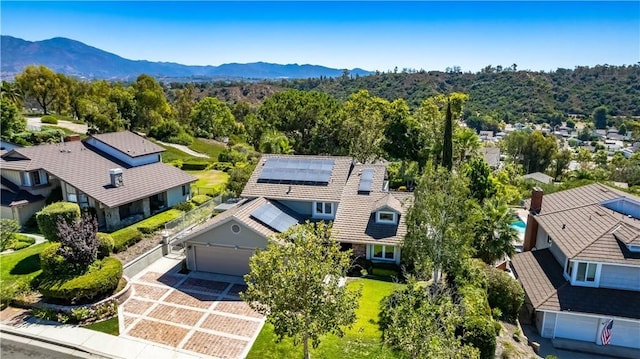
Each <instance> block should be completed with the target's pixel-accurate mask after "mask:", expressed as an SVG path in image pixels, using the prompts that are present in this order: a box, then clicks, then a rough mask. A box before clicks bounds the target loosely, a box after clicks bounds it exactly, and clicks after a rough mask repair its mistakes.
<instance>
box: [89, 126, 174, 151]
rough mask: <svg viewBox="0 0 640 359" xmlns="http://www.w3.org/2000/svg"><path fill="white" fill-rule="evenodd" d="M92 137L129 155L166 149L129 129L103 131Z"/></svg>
mask: <svg viewBox="0 0 640 359" xmlns="http://www.w3.org/2000/svg"><path fill="white" fill-rule="evenodd" d="M91 137H93V138H95V139H96V140H98V141H100V142H102V143H104V144H106V145H107V146H109V147H112V148H115V149H116V150H118V151H120V152H122V153H125V154H127V155H129V157H140V156H145V155H148V154H152V153H158V152H163V151H164V150H165V149H164V148H162V147H160V146H158V145H156V144H155V143H153V142H151V141H149V140H147V139H146V138H144V137H142V136H139V135H136V134H135V133H133V132H129V131H120V132H110V133H102V134H96V135H92V136H91Z"/></svg>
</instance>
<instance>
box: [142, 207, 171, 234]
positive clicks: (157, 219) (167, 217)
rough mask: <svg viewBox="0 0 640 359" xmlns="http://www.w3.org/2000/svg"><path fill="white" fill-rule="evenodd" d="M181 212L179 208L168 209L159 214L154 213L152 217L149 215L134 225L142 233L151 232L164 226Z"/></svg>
mask: <svg viewBox="0 0 640 359" xmlns="http://www.w3.org/2000/svg"><path fill="white" fill-rule="evenodd" d="M182 214H183V212H182V211H180V210H177V209H170V210H168V211H165V212H162V213H160V214H156V215H155V216H153V217H149V218H147V219H145V220H144V221H140V222H138V223H137V224H135V225H134V226H135V227H136V228H138V230H139V231H140V232H141V233H143V234H151V233H154V232H155V231H157V230H158V229H160V227H162V226H164V224H165V223H167V222H169V221H171V220H174V219H176V218H178V217H180V216H182Z"/></svg>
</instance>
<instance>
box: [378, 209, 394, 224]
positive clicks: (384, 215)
mask: <svg viewBox="0 0 640 359" xmlns="http://www.w3.org/2000/svg"><path fill="white" fill-rule="evenodd" d="M376 222H380V223H396V213H395V212H389V211H378V212H377V216H376Z"/></svg>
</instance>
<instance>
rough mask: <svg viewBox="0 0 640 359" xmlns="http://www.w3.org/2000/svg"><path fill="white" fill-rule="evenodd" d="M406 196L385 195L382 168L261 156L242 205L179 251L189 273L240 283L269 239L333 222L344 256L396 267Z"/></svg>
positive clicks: (311, 158)
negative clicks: (298, 228) (317, 223)
mask: <svg viewBox="0 0 640 359" xmlns="http://www.w3.org/2000/svg"><path fill="white" fill-rule="evenodd" d="M410 196H411V195H410V194H409V193H405V192H395V191H389V188H388V182H387V180H386V167H385V166H384V165H362V164H357V163H355V162H354V160H353V159H352V158H350V157H338V156H287V155H263V156H262V158H261V160H260V162H259V163H258V165H257V166H256V169H255V170H254V172H253V174H252V175H251V178H250V179H249V181H248V182H247V185H246V186H245V188H244V190H243V192H242V195H241V197H242V198H243V200H242V201H241V202H240V203H239V204H238V205H237V206H235V207H233V208H231V209H229V210H227V211H225V212H223V213H221V214H218V215H216V216H215V217H213V218H211V219H209V220H208V221H207V222H206V223H204V224H203V225H200V226H199V227H198V228H197V229H195V230H194V231H193V232H192V233H191V234H189V235H188V236H185V237H184V238H182V239H181V240H180V241H179V243H184V245H185V247H186V256H187V267H188V269H190V270H195V271H204V272H214V273H221V274H229V275H244V274H246V273H248V272H249V258H250V257H251V256H252V255H253V253H254V252H255V250H256V249H257V248H265V247H266V246H267V243H268V238H269V237H270V236H272V235H274V234H276V233H279V232H283V231H285V230H286V229H288V228H289V227H291V226H294V225H296V224H299V223H303V222H304V221H306V220H309V221H331V222H333V233H334V235H335V238H336V240H338V241H339V242H340V243H341V246H342V248H344V249H352V250H353V253H354V255H356V256H362V257H365V258H367V259H369V260H371V261H373V262H387V263H395V264H399V263H400V242H401V240H402V238H403V237H404V235H405V234H406V226H405V222H404V220H405V218H404V217H405V210H406V202H407V201H405V199H407V198H408V197H410Z"/></svg>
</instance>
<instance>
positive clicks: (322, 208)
mask: <svg viewBox="0 0 640 359" xmlns="http://www.w3.org/2000/svg"><path fill="white" fill-rule="evenodd" d="M313 214H314V215H320V216H332V215H333V203H331V202H314V206H313Z"/></svg>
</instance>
